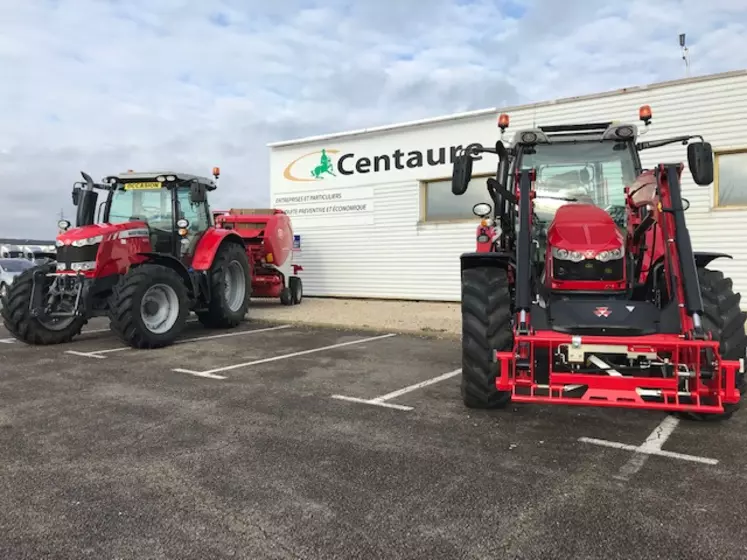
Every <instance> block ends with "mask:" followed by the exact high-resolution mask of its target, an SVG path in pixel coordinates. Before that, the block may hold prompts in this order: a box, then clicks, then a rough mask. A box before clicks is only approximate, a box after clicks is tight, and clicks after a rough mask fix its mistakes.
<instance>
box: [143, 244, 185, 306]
mask: <svg viewBox="0 0 747 560" xmlns="http://www.w3.org/2000/svg"><path fill="white" fill-rule="evenodd" d="M138 255H142V256H144V257H147V258H148V261H146V262H151V263H155V264H160V265H161V266H168V267H169V268H171V269H173V270H175V271H176V272H177V273H178V274H179V276H181V277H182V279H183V280H184V285H185V286H187V289H188V290H189V291H190V293H191V294H193V295H194V294H197V293H198V289H197V285H196V284H195V279H194V278H193V276H192V275H191V274H190V273H189V271H188V270H187V267H186V266H184V263H182V261H180V260H179V259H177V258H176V257H174V256H173V255H169V254H167V253H150V252H147V253H146V252H143V253H138Z"/></svg>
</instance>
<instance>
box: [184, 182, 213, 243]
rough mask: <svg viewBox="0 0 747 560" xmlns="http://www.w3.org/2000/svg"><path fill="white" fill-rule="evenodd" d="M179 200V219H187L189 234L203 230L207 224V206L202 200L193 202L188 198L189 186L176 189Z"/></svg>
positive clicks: (208, 224)
mask: <svg viewBox="0 0 747 560" xmlns="http://www.w3.org/2000/svg"><path fill="white" fill-rule="evenodd" d="M177 198H178V200H179V219H181V218H186V219H187V220H189V228H188V229H189V232H190V235H192V234H198V233H202V232H204V231H205V230H206V229H207V228H208V227H209V226H210V223H209V222H208V213H207V207H206V205H205V203H204V202H198V203H197V204H195V203H193V202H191V201H190V199H189V187H180V188H179V189H178V190H177Z"/></svg>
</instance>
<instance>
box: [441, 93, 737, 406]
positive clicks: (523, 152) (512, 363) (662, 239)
mask: <svg viewBox="0 0 747 560" xmlns="http://www.w3.org/2000/svg"><path fill="white" fill-rule="evenodd" d="M640 116H641V120H643V121H644V122H645V123H646V126H648V124H649V121H650V119H651V111H650V108H649V107H648V106H644V107H642V108H641V113H640ZM499 126H501V128H502V129H504V128H506V127H507V126H508V117H507V116H505V115H502V116H501V119H500V120H499ZM644 133H645V131H644ZM636 136H637V128H636V127H635V126H634V125H629V124H615V123H611V122H610V123H590V124H584V125H560V126H547V127H538V128H534V129H531V130H527V131H520V132H519V133H517V135H516V140H515V142H514V144H513V145H511V146H510V147H506V146H504V145H503V143H502V142H500V141H499V142H497V143H496V146H495V149H492V148H486V147H482V146H480V145H472V146H468V147H467V148H466V149H465V150H464V152H462V153H461V154H460V155H459V156H457V158H456V160H455V163H454V173H453V178H452V191H453V192H454V194H457V195H460V194H462V193H464V191H465V190H466V188H467V185H468V183H469V180H470V178H471V173H472V158H473V156H474V155H476V154H479V153H481V152H489V153H495V154H496V155H498V157H499V159H500V163H499V166H498V170H497V173H496V178H490V179H488V181H487V186H488V194H489V197H490V200H491V202H492V203H493V204H490V203H481V204H477V205H475V207H474V209H473V211H474V213H475V214H476V215H477V216H478V217H479V218H481V222H480V224H479V226H478V228H477V240H476V251H475V252H474V253H465V254H463V255H462V257H461V269H462V321H463V329H462V365H463V367H462V386H461V391H462V398H463V400H464V403H465V405H467V406H469V407H475V408H493V407H501V406H505V405H506V404H508V403H509V402H512V401H513V402H525V403H547V404H572V405H586V406H606V407H624V408H640V409H649V410H665V411H670V412H675V413H678V414H680V415H682V416H684V417H686V418H690V419H703V420H705V419H721V418H729V417H731V415H732V414H733V413H734V412H735V411H736V410H737V407H738V406H739V403H740V399H741V395H742V394H743V393H744V391H745V379H744V363H745V353H746V352H747V333H745V320H746V319H747V313H744V312H742V311H741V309H740V306H739V302H740V295H739V294H738V293H734V292H733V291H732V282H731V281H730V280H729V279H728V278H725V277H724V275H723V273H722V272H721V271H718V270H715V269H710V268H707V266H708V265H709V263H710V262H711V261H713V260H714V259H716V258H719V257H726V258H731V257H730V256H729V255H725V254H722V253H712V252H695V251H693V249H692V244H691V240H690V234H689V232H688V230H687V226H686V223H685V211H686V210H687V208H688V207H689V202H688V201H687V199H685V198H683V196H682V189H681V185H680V179H681V175H682V171H683V166H682V165H681V164H680V163H672V164H660V165H658V166H657V167H656V168H655V169H654V170H644V169H643V168H642V166H641V163H640V158H639V151H640V150H644V149H648V148H655V147H658V146H663V145H666V144H670V143H675V142H682V143H685V144H687V143H688V142H689V141H690V140H691V139H692V138H694V137H693V136H679V137H675V138H669V139H664V140H657V141H651V142H636ZM687 152H688V164H689V165H688V166H689V169H690V172H691V174H692V176H693V179H694V181H695V183H696V184H698V185H708V184H710V183H711V182H712V180H713V159H712V151H711V147H710V144H707V143H706V142H704V141H703V140H702V138H701V141H700V142H693V143H690V144H689V145H688V150H687ZM614 187H617V190H614ZM611 189H612V190H611ZM491 214H492V215H491Z"/></svg>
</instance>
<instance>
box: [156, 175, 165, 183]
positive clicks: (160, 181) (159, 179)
mask: <svg viewBox="0 0 747 560" xmlns="http://www.w3.org/2000/svg"><path fill="white" fill-rule="evenodd" d="M156 181H158V182H159V183H163V182H164V181H166V176H165V175H159V176H158V177H156Z"/></svg>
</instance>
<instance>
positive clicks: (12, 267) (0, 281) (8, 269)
mask: <svg viewBox="0 0 747 560" xmlns="http://www.w3.org/2000/svg"><path fill="white" fill-rule="evenodd" d="M34 266H35V265H34V263H33V262H32V261H30V260H28V259H23V258H19V259H0V298H2V297H4V296H5V293H6V292H7V290H8V286H10V285H11V284H12V283H13V280H14V279H15V277H16V276H18V275H19V274H21V272H23V271H24V270H27V269H29V268H32V267H34Z"/></svg>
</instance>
